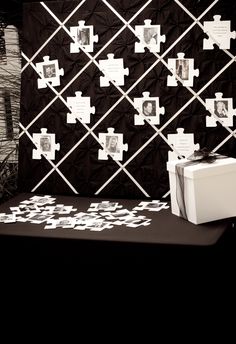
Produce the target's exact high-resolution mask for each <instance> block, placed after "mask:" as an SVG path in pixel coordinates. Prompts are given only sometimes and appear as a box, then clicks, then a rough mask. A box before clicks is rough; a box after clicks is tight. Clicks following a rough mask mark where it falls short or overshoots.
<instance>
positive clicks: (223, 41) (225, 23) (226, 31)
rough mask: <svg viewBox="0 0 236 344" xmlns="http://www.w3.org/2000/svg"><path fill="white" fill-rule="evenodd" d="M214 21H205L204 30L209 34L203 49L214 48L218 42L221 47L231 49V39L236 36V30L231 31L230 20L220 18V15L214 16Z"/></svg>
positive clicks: (204, 41)
mask: <svg viewBox="0 0 236 344" xmlns="http://www.w3.org/2000/svg"><path fill="white" fill-rule="evenodd" d="M213 19H214V20H212V21H204V22H203V26H204V32H205V33H206V34H207V35H208V36H209V37H208V39H206V38H204V39H203V50H211V49H214V44H217V45H218V47H219V49H230V39H235V38H236V32H235V31H231V21H230V20H220V19H221V16H220V15H215V16H213Z"/></svg>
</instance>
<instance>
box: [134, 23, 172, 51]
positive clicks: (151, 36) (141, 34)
mask: <svg viewBox="0 0 236 344" xmlns="http://www.w3.org/2000/svg"><path fill="white" fill-rule="evenodd" d="M151 22H152V21H151V20H150V19H146V20H144V24H145V25H136V26H135V35H136V36H137V37H138V38H139V40H140V42H136V43H135V47H134V51H135V53H144V49H145V48H148V49H149V50H150V51H151V52H156V53H158V52H160V45H161V42H162V43H164V42H165V41H166V36H165V35H161V26H160V25H151Z"/></svg>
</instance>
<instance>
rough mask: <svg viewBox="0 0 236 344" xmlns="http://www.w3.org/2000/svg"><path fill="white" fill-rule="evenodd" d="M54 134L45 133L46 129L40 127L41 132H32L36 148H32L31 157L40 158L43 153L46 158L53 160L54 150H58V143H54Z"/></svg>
mask: <svg viewBox="0 0 236 344" xmlns="http://www.w3.org/2000/svg"><path fill="white" fill-rule="evenodd" d="M55 140H56V139H55V134H47V129H46V128H42V129H41V134H33V141H34V144H35V145H36V147H37V149H33V159H41V154H43V155H44V156H45V157H46V158H47V159H49V160H54V159H55V152H56V150H57V151H59V150H60V144H59V143H55Z"/></svg>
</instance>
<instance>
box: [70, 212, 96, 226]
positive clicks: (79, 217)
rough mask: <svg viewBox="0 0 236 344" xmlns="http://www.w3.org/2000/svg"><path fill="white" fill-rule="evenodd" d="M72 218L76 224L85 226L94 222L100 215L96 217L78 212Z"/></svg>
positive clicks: (92, 214)
mask: <svg viewBox="0 0 236 344" xmlns="http://www.w3.org/2000/svg"><path fill="white" fill-rule="evenodd" d="M74 217H75V219H76V224H86V223H90V222H91V221H94V220H95V219H98V218H100V217H101V215H98V214H97V213H84V212H80V213H78V214H75V215H74Z"/></svg>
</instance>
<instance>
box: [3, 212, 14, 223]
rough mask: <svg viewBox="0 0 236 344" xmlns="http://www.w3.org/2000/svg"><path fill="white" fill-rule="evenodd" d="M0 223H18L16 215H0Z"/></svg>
mask: <svg viewBox="0 0 236 344" xmlns="http://www.w3.org/2000/svg"><path fill="white" fill-rule="evenodd" d="M0 222H3V223H14V222H16V214H14V213H13V214H5V213H0Z"/></svg>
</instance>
